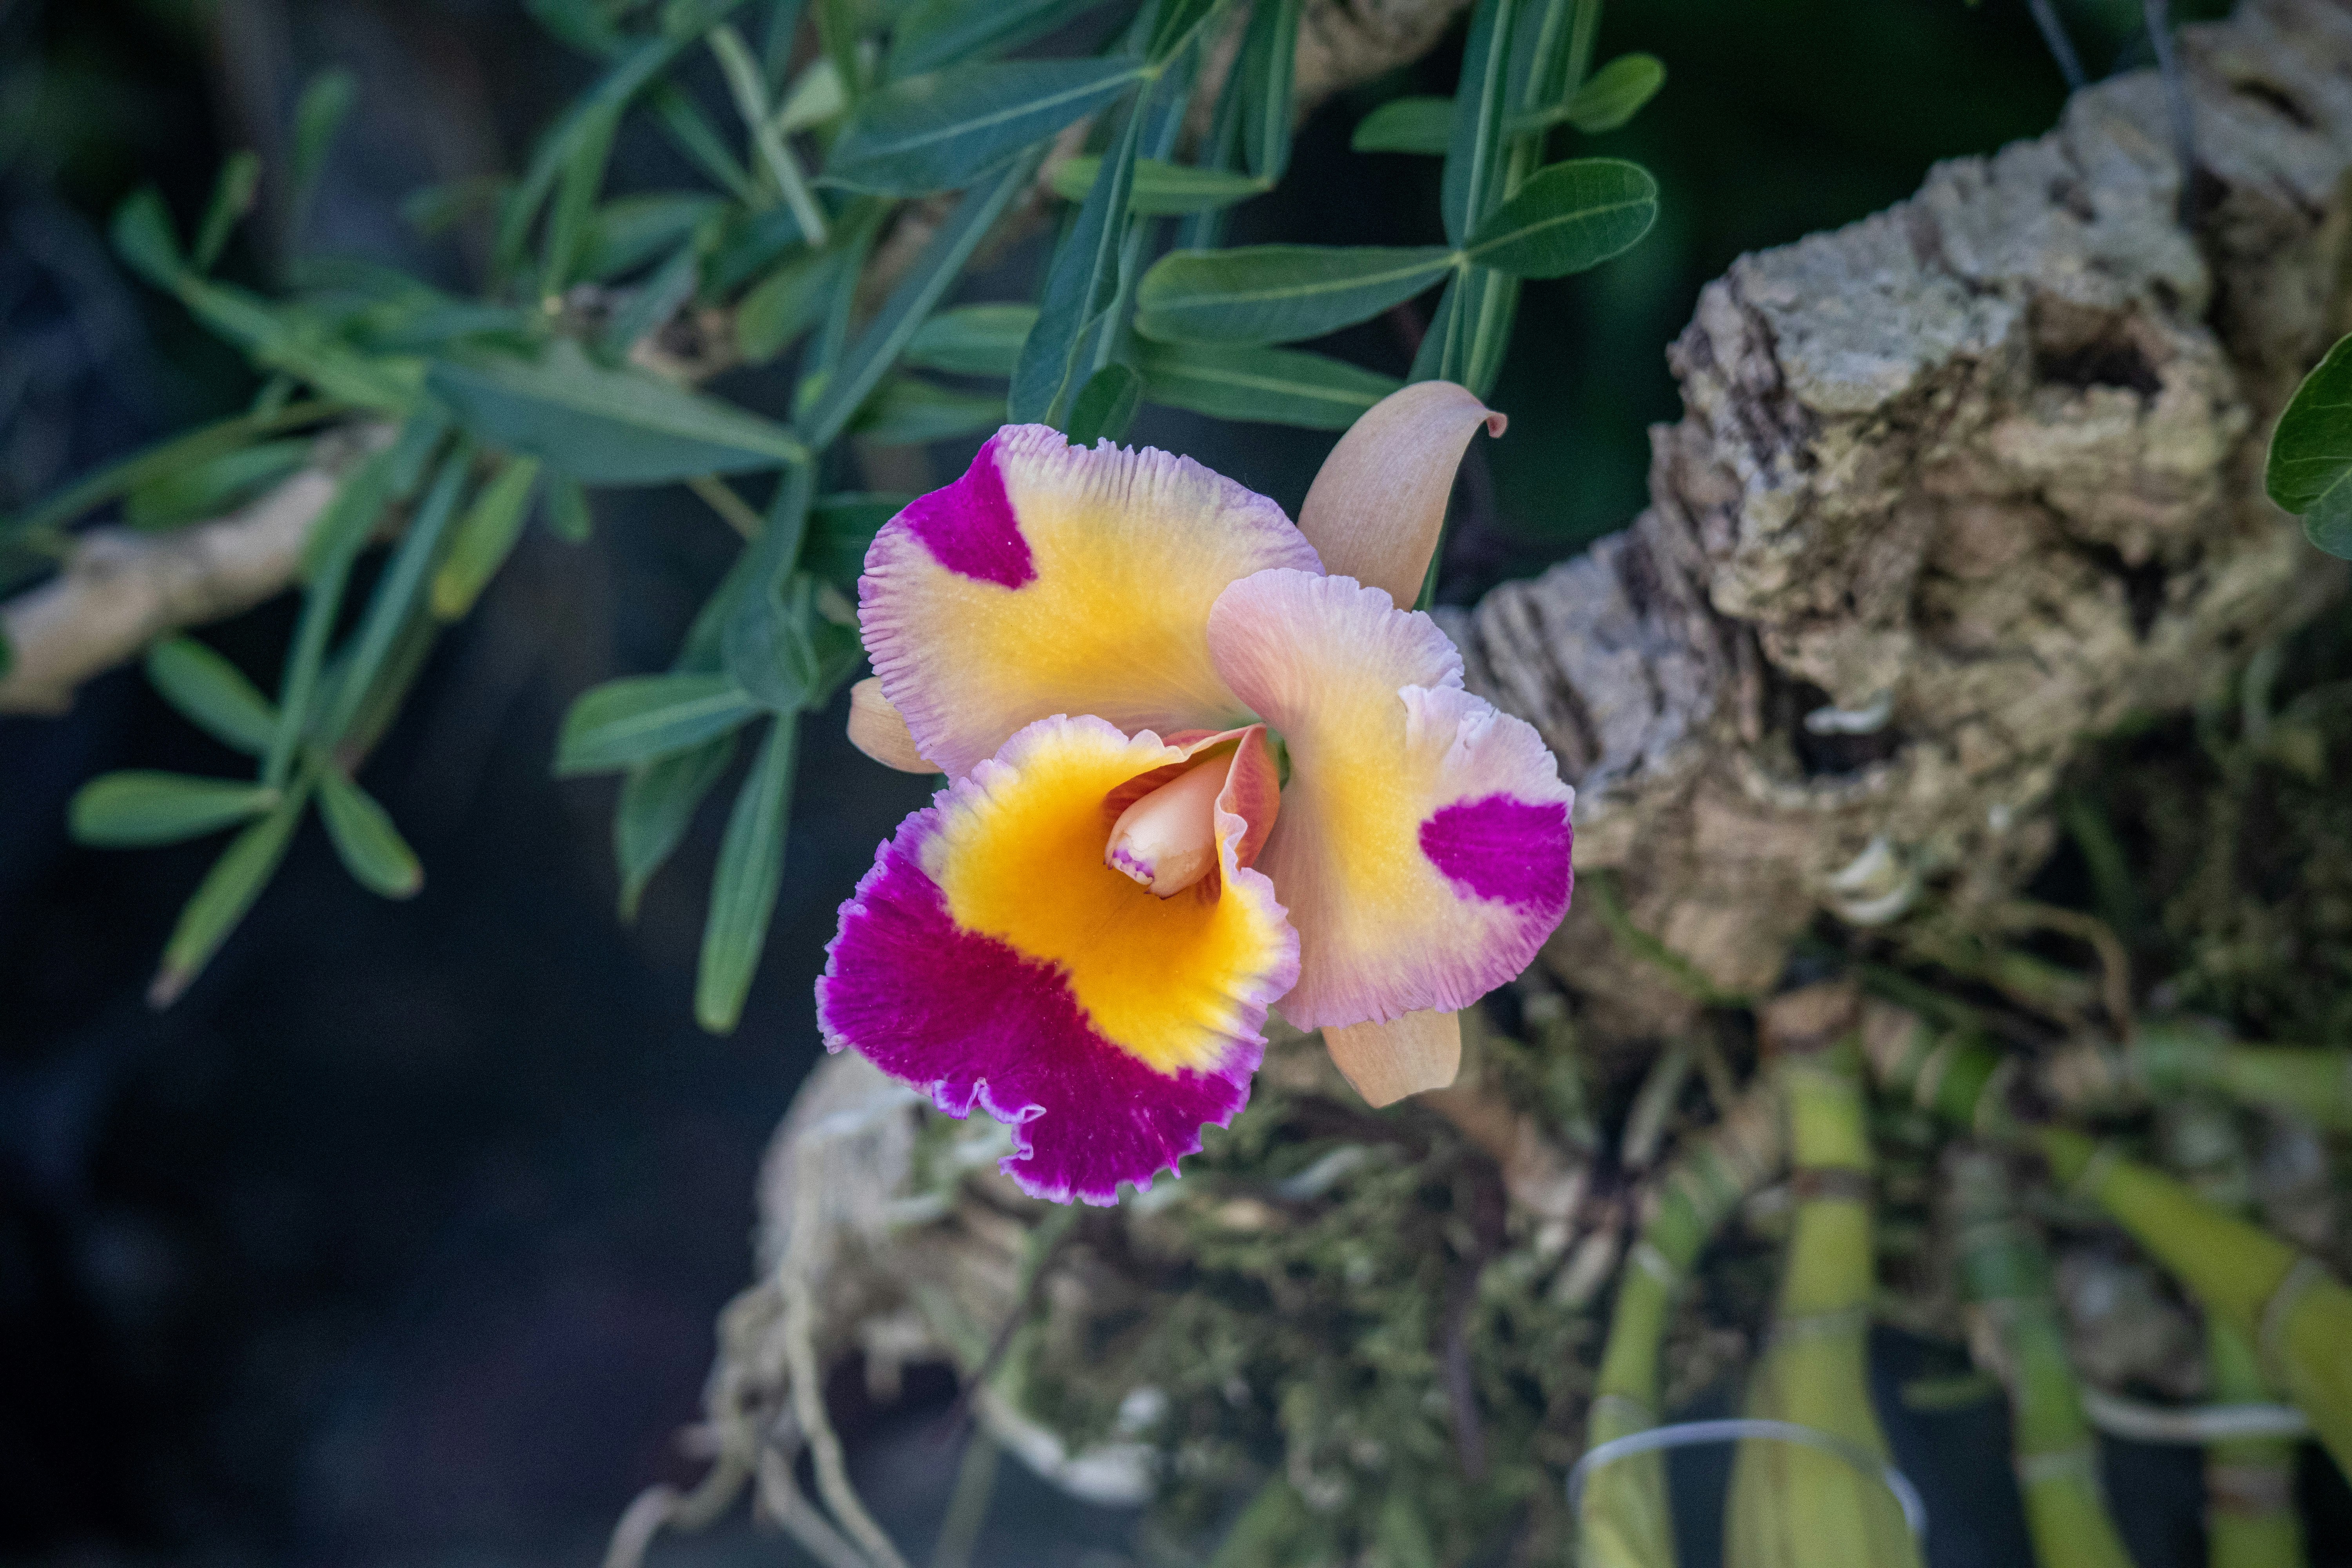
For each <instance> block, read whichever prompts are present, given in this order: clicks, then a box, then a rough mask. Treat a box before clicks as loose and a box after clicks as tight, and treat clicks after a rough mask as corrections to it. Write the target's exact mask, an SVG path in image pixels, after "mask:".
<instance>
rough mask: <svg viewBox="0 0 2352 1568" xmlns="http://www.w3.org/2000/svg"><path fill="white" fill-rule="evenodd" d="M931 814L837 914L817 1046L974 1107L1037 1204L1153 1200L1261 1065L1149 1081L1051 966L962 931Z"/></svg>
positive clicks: (902, 831)
mask: <svg viewBox="0 0 2352 1568" xmlns="http://www.w3.org/2000/svg"><path fill="white" fill-rule="evenodd" d="M939 818H940V812H939V809H938V808H937V807H936V806H934V807H931V808H929V809H926V810H923V811H919V812H917V813H916V814H915V815H914V816H910V817H908V819H907V820H906V821H905V822H904V823H903V824H901V825H900V826H899V829H898V835H897V837H894V838H893V839H892V840H891V841H890V842H889V843H887V844H886V845H884V846H883V847H882V849H881V852H880V853H879V854H878V855H877V857H876V858H875V862H874V868H873V869H872V870H870V871H868V872H867V873H866V877H865V879H864V880H862V881H860V882H859V883H858V885H857V892H856V896H855V897H854V898H852V899H851V900H849V901H848V902H847V903H845V904H844V905H843V906H842V909H841V930H840V931H839V932H838V933H837V934H836V935H835V937H834V940H833V942H832V943H831V944H830V945H829V946H828V947H827V948H826V949H825V954H826V963H825V969H824V977H823V978H822V979H820V980H819V981H818V982H817V988H816V999H817V1023H818V1026H819V1027H820V1028H821V1029H822V1030H823V1031H824V1043H825V1048H826V1049H828V1050H836V1051H837V1050H840V1049H842V1048H844V1047H850V1048H853V1049H855V1050H856V1051H858V1052H859V1053H860V1054H862V1055H863V1056H865V1057H866V1059H867V1060H869V1061H871V1062H873V1063H874V1065H875V1066H877V1067H878V1068H881V1069H882V1070H883V1071H885V1072H887V1073H889V1074H890V1075H892V1076H893V1077H895V1078H898V1079H903V1080H905V1081H907V1082H908V1083H911V1084H913V1085H915V1086H916V1087H918V1088H919V1089H923V1090H924V1091H925V1092H926V1093H928V1094H929V1096H930V1098H931V1101H932V1103H933V1104H935V1105H937V1106H938V1107H939V1108H940V1110H943V1111H946V1112H947V1113H948V1114H949V1115H950V1116H958V1117H961V1116H968V1115H970V1114H971V1108H972V1107H973V1106H974V1105H975V1104H977V1105H978V1106H980V1107H981V1109H982V1110H985V1111H986V1112H987V1113H988V1114H989V1115H990V1116H992V1117H994V1118H995V1119H996V1120H997V1121H1002V1122H1003V1123H1004V1124H1005V1125H1006V1126H1008V1127H1010V1128H1012V1129H1013V1153H1011V1154H1009V1155H1007V1156H1006V1157H1005V1158H1004V1160H1003V1170H1004V1173H1005V1174H1007V1175H1009V1176H1011V1177H1012V1178H1013V1180H1014V1181H1015V1182H1017V1183H1018V1184H1020V1186H1021V1188H1022V1190H1023V1191H1024V1192H1026V1193H1028V1194H1030V1195H1031V1196H1033V1197H1039V1198H1045V1199H1048V1200H1050V1201H1053V1202H1055V1203H1066V1202H1068V1201H1070V1200H1071V1199H1072V1198H1077V1199H1081V1200H1083V1201H1085V1202H1087V1203H1090V1204H1101V1205H1108V1204H1110V1203H1112V1202H1114V1201H1116V1199H1117V1196H1118V1184H1120V1183H1121V1182H1133V1183H1134V1184H1136V1185H1137V1187H1138V1188H1140V1189H1149V1188H1150V1185H1151V1181H1152V1178H1153V1177H1154V1176H1155V1175H1157V1174H1158V1173H1160V1172H1161V1171H1172V1170H1174V1169H1175V1167H1176V1163H1177V1162H1178V1161H1179V1160H1181V1158H1183V1157H1184V1156H1185V1155H1187V1154H1192V1153H1196V1152H1199V1150H1200V1147H1201V1128H1202V1124H1203V1123H1205V1122H1214V1123H1215V1124H1217V1125H1218V1126H1221V1127H1222V1126H1223V1125H1225V1124H1226V1123H1228V1122H1230V1121H1232V1120H1233V1119H1234V1115H1235V1114H1236V1113H1237V1112H1238V1111H1239V1110H1241V1108H1242V1107H1243V1106H1244V1104H1246V1103H1247V1102H1248V1100H1249V1080H1250V1075H1251V1074H1253V1073H1255V1071H1256V1070H1257V1066H1258V1062H1259V1060H1260V1058H1262V1057H1263V1056H1264V1055H1265V1047H1264V1045H1263V1044H1262V1043H1261V1042H1259V1041H1256V1040H1252V1039H1241V1040H1234V1041H1232V1042H1231V1043H1230V1044H1229V1046H1228V1047H1227V1050H1226V1052H1225V1055H1224V1057H1223V1059H1222V1060H1221V1061H1220V1062H1219V1063H1218V1064H1217V1065H1216V1066H1215V1067H1214V1068H1212V1069H1211V1070H1209V1071H1207V1072H1195V1071H1192V1070H1190V1069H1179V1070H1178V1071H1176V1072H1174V1073H1172V1074H1162V1073H1159V1072H1155V1071H1153V1070H1152V1069H1151V1068H1150V1067H1148V1066H1146V1065H1145V1064H1144V1063H1143V1062H1142V1061H1140V1060H1139V1059H1138V1058H1136V1057H1134V1056H1133V1055H1131V1054H1129V1052H1127V1051H1124V1050H1121V1049H1119V1048H1118V1047H1117V1046H1114V1045H1113V1044H1111V1043H1110V1041H1108V1040H1107V1039H1105V1038H1104V1037H1102V1036H1101V1035H1099V1034H1098V1033H1097V1032H1096V1030H1095V1028H1094V1026H1093V1025H1092V1023H1091V1022H1090V1021H1089V1019H1088V1017H1087V1014H1086V1013H1085V1011H1084V1010H1083V1009H1082V1008H1080V1007H1079V1006H1078V1005H1077V1002H1076V999H1075V998H1074V997H1073V996H1072V995H1071V994H1070V990H1069V987H1068V985H1067V984H1066V983H1065V981H1064V979H1063V976H1062V973H1061V971H1060V970H1059V968H1058V967H1057V966H1056V965H1054V964H1050V963H1041V962H1039V961H1038V960H1036V959H1033V958H1029V957H1026V956H1024V954H1022V953H1021V952H1017V951H1015V950H1014V949H1013V947H1012V946H1010V945H1009V944H1007V943H1005V942H1001V941H999V940H997V939H996V938H994V937H991V936H984V935H981V934H979V933H977V932H973V931H964V930H962V929H961V928H959V927H958V926H957V925H956V924H955V922H954V921H952V920H951V919H950V916H949V913H948V907H947V900H946V899H945V897H944V896H943V895H942V894H941V892H940V889H939V886H938V884H937V883H935V882H933V881H932V880H931V879H930V878H929V877H928V876H926V875H925V874H924V872H923V869H922V854H921V851H922V846H923V844H924V842H925V840H927V839H928V838H929V837H930V836H931V835H932V834H933V833H934V832H935V831H936V830H937V828H938V825H939Z"/></svg>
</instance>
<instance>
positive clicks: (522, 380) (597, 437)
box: [427, 340, 809, 485]
mask: <svg viewBox="0 0 2352 1568" xmlns="http://www.w3.org/2000/svg"><path fill="white" fill-rule="evenodd" d="M427 384H428V385H430V386H431V388H432V390H433V392H434V394H435V395H436V396H438V397H441V398H443V399H445V400H446V402H448V404H449V405H451V406H452V407H453V408H455V409H456V410H457V416H458V417H459V418H460V419H462V420H463V421H464V422H465V424H466V426H467V429H469V430H470V431H472V433H473V434H474V435H475V436H476V437H478V439H479V440H481V441H482V442H483V443H484V444H485V445H488V446H492V447H505V448H507V449H508V450H509V451H516V452H524V453H529V454H530V455H531V456H533V457H537V458H543V459H544V460H545V461H546V463H547V466H548V467H549V468H552V469H555V470H557V471H558V472H561V473H563V474H566V475H568V476H570V477H571V478H572V479H578V480H580V481H582V482H583V483H584V484H593V485H647V484H665V483H669V482H672V481H675V480H677V479H686V478H688V476H690V475H694V474H735V473H743V472H746V471H748V470H751V469H758V468H775V467H778V466H779V465H783V464H793V463H804V462H806V461H808V458H809V453H808V448H807V447H805V446H803V444H802V442H801V440H800V438H799V437H796V436H794V435H793V433H792V432H791V431H790V430H787V429H785V428H784V427H783V426H781V425H777V424H775V423H773V422H772V421H770V420H766V419H762V418H761V417H760V416H758V415H755V414H750V413H746V412H745V411H743V410H742V409H740V408H737V407H735V406H733V405H730V404H726V403H721V402H719V401H718V400H717V399H716V398H710V397H705V396H702V395H699V394H698V393H692V392H688V391H687V390H686V389H685V388H684V387H681V386H677V385H675V384H671V383H669V382H667V381H664V380H662V379H660V378H659V377H658V376H655V375H652V374H648V373H646V372H643V371H638V370H635V369H608V368H606V367H604V366H603V365H599V364H596V363H593V361H591V360H590V359H589V358H588V357H587V355H586V354H585V353H582V352H581V350H580V348H579V346H578V345H577V344H576V343H573V342H570V341H569V340H559V341H557V342H554V343H552V344H551V345H550V346H549V347H548V349H547V351H546V352H545V353H542V354H541V357H540V358H538V359H537V360H526V359H521V358H517V357H513V356H506V355H501V356H498V357H490V356H483V357H480V358H478V359H473V360H467V361H463V362H460V361H457V360H436V361H435V362H434V364H433V368H432V373H431V374H430V376H429V377H428V381H427Z"/></svg>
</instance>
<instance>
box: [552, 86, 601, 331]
mask: <svg viewBox="0 0 2352 1568" xmlns="http://www.w3.org/2000/svg"><path fill="white" fill-rule="evenodd" d="M621 112H622V106H621V105H619V104H614V105H612V106H610V107H609V108H607V109H605V110H604V111H603V112H601V113H598V114H595V115H592V116H591V117H589V119H587V120H586V121H583V123H582V125H581V127H580V133H579V135H577V136H575V137H574V138H573V139H572V146H571V150H570V153H569V155H568V156H566V157H565V159H564V161H563V167H562V171H561V173H560V174H558V175H557V177H556V184H555V200H554V201H553V202H551V204H549V206H548V210H547V230H546V234H545V237H544V241H543V246H542V250H541V260H540V269H539V292H540V296H541V298H542V299H545V300H554V299H557V298H558V297H559V296H561V295H562V292H563V290H564V289H567V288H569V287H571V285H572V280H573V279H575V278H577V277H578V276H579V265H580V256H581V253H582V252H583V250H585V249H586V248H587V242H588V231H589V227H590V226H591V224H592V223H593V220H594V217H595V213H596V197H597V195H598V193H600V192H601V191H603V190H604V170H605V168H606V166H607V165H608V164H610V163H611V162H612V158H613V143H614V141H615V140H616V139H617V138H618V137H619V136H620V133H621Z"/></svg>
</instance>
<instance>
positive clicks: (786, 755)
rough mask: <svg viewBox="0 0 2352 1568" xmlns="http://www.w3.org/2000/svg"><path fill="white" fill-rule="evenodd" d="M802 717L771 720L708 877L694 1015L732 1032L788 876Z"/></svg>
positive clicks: (720, 1030) (714, 1028) (716, 1032)
mask: <svg viewBox="0 0 2352 1568" xmlns="http://www.w3.org/2000/svg"><path fill="white" fill-rule="evenodd" d="M799 723H800V721H798V720H797V719H795V718H794V717H793V716H792V715H790V714H783V715H780V716H779V717H778V718H777V719H776V721H775V722H774V723H773V724H772V725H770V726H769V729H768V738H767V741H766V743H764V744H763V745H761V748H760V755H759V759H758V760H757V761H756V762H754V763H752V764H751V773H750V774H749V775H748V776H747V777H746V778H745V779H744V780H743V787H742V789H741V790H740V791H739V792H738V793H737V794H736V796H735V809H734V810H733V811H732V812H730V813H729V814H728V817H727V836H726V837H725V838H724V839H722V840H720V842H719V873H718V875H717V876H716V877H714V878H713V879H711V884H710V916H709V920H708V921H706V922H705V923H704V925H703V928H702V963H701V968H700V972H699V973H698V974H697V976H696V979H695V987H694V1016H695V1020H696V1021H697V1022H698V1023H699V1024H700V1025H701V1026H703V1027H704V1028H706V1029H708V1030H709V1031H710V1032H711V1033H712V1034H714V1035H726V1034H732V1033H733V1032H734V1029H735V1026H736V1024H737V1023H738V1022H739V1021H740V1019H741V1018H742V1016H743V998H744V997H745V996H746V995H747V994H749V993H750V992H751V975H752V973H753V972H754V971H755V970H757V969H758V968H759V966H760V952H761V949H762V948H763V947H765V946H766V945H767V940H768V921H769V920H770V919H771V918H772V916H773V915H774V913H775V910H776V894H777V891H778V890H779V889H782V886H783V881H784V834H785V829H786V828H787V827H788V826H790V823H791V818H792V800H793V760H794V755H793V754H794V752H795V751H796V749H797V748H796V746H795V744H794V742H795V741H796V740H797V738H798V733H799Z"/></svg>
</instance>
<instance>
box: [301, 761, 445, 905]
mask: <svg viewBox="0 0 2352 1568" xmlns="http://www.w3.org/2000/svg"><path fill="white" fill-rule="evenodd" d="M319 815H320V816H321V817H323V818H324V819H325V821H326V824H327V837H329V838H330V839H331V840H332V841H333V843H334V846H335V854H336V855H337V856H338V857H339V858H341V860H342V862H343V869H344V870H346V871H349V872H350V873H351V874H352V880H354V881H356V882H357V883H359V885H360V886H361V887H362V888H365V889H367V890H368V891H369V892H371V893H378V894H381V895H382V896H383V897H384V898H387V899H411V898H415V896H416V893H417V889H421V888H422V887H424V886H425V868H424V867H422V866H420V865H418V864H417V861H416V852H415V850H413V849H411V848H410V847H408V841H407V840H406V839H404V838H403V837H401V836H400V829H399V828H397V827H394V826H393V825H392V816H391V814H390V813H389V812H387V811H385V810H384V809H383V806H382V805H378V804H377V802H376V798H375V796H373V795H370V794H368V792H367V791H365V790H363V789H362V788H360V786H359V785H358V784H353V783H352V781H351V780H350V779H348V778H346V777H344V776H343V773H342V770H341V769H340V768H336V767H327V768H324V769H322V770H321V771H320V774H319Z"/></svg>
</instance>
